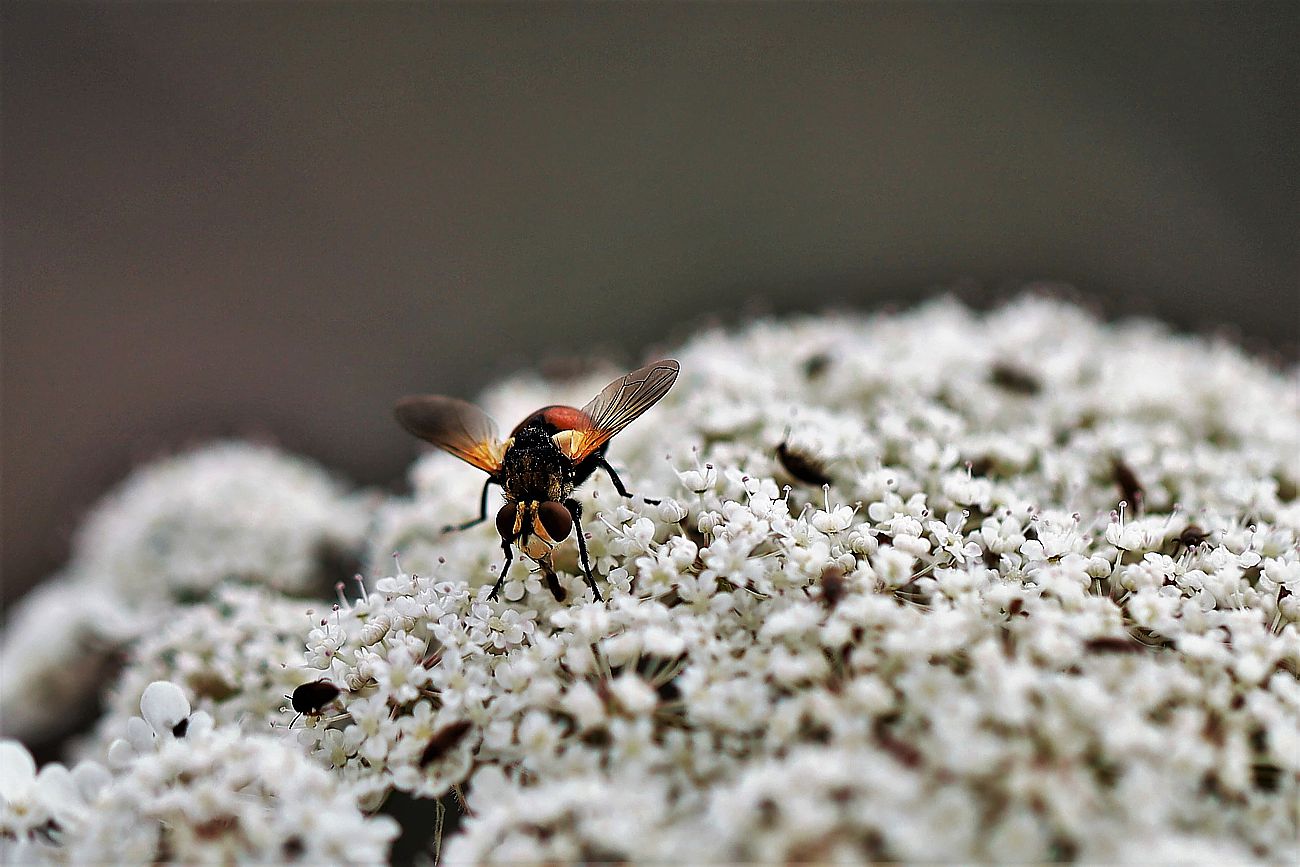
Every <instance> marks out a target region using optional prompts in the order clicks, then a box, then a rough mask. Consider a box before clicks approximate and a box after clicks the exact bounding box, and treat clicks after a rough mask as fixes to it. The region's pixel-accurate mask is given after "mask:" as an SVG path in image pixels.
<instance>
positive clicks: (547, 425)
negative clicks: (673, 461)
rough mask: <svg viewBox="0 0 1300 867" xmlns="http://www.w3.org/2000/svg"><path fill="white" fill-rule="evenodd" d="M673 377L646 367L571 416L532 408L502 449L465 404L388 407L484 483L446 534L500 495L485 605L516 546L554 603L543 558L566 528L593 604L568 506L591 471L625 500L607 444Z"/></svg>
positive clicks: (576, 511) (420, 400)
mask: <svg viewBox="0 0 1300 867" xmlns="http://www.w3.org/2000/svg"><path fill="white" fill-rule="evenodd" d="M678 370H679V367H678V364H677V362H676V361H673V360H671V359H666V360H663V361H656V362H655V363H653V364H648V365H646V366H645V367H642V368H640V369H638V370H634V371H632V372H631V373H629V374H627V375H626V376H622V377H619V378H618V379H616V380H614V381H613V382H611V383H610V384H609V385H608V386H606V387H605V388H604V389H603V390H602V391H601V393H600V394H598V395H596V397H595V398H593V399H592V400H591V401H590V402H589V403H588V404H587V405H586V406H584V407H582V408H581V409H577V408H576V407H571V406H560V405H553V406H546V407H542V408H541V409H539V410H537V411H536V412H534V413H533V414H532V415H530V416H528V418H526V419H524V420H523V421H522V422H520V423H519V425H518V426H517V427H516V428H515V429H514V430H513V431H512V432H511V434H510V437H509V438H507V439H505V440H502V439H500V437H499V436H498V434H497V427H496V423H495V422H493V421H492V419H491V418H490V417H488V415H487V413H485V412H483V410H481V409H479V408H478V407H476V406H474V405H473V404H470V403H466V402H465V401H462V400H457V399H456V398H452V397H443V396H441V395H418V396H414V397H406V398H403V399H402V400H400V401H398V403H397V407H396V415H397V420H398V421H399V422H400V423H401V425H402V427H404V428H406V430H407V431H409V432H410V433H412V434H414V435H415V436H417V437H419V438H421V439H423V440H427V441H428V442H431V443H433V444H434V445H435V446H437V447H438V448H440V449H442V450H443V451H446V452H448V453H449V454H453V455H455V456H456V457H458V458H460V459H461V460H463V461H465V462H467V463H469V464H472V465H473V466H476V467H478V468H479V469H481V470H483V471H484V472H486V473H487V474H488V479H487V481H486V482H485V483H484V484H483V495H482V498H481V502H480V504H479V516H478V517H477V518H475V519H474V520H471V521H467V522H465V523H464V524H460V525H459V526H452V527H448V528H447V529H448V530H463V529H466V528H468V527H472V526H474V525H475V524H479V523H481V522H483V521H485V520H487V497H488V489H489V488H490V487H491V486H492V485H497V486H499V487H500V488H501V491H502V495H503V496H504V498H505V505H504V506H502V507H501V510H500V511H499V512H498V513H497V518H496V524H497V532H498V533H500V535H501V548H502V550H503V551H504V553H505V558H506V559H505V565H503V566H502V567H501V574H500V576H499V577H498V578H497V581H496V584H494V585H493V587H492V593H491V594H490V596H489V598H490V599H496V598H497V594H498V593H500V591H501V585H502V583H504V581H505V576H506V571H507V570H508V569H509V568H510V563H511V559H512V558H513V549H514V547H515V546H518V547H519V549H520V550H521V551H523V552H524V553H525V554H527V555H528V556H529V557H530V558H532V559H533V560H535V561H537V563H538V564H539V565H540V566H541V568H542V571H543V573H544V576H545V579H546V585H547V587H548V588H550V590H551V593H552V594H553V595H554V596H555V598H556V599H558V600H563V598H564V590H563V588H562V587H561V586H560V583H559V581H558V580H557V578H556V576H555V570H554V567H553V566H552V564H551V552H552V550H553V549H554V548H555V546H556V545H558V544H559V543H561V542H563V541H564V540H565V539H567V538H568V536H569V534H570V533H572V532H573V531H574V530H575V528H576V530H577V533H576V537H577V542H578V554H579V556H580V558H581V561H582V569H583V577H584V578H585V579H586V582H587V586H588V587H590V588H591V592H592V594H593V595H594V596H595V598H596V599H597V600H599V599H601V595H600V590H599V588H597V586H596V581H595V579H594V578H593V577H592V574H591V563H590V560H589V558H588V556H587V543H586V540H585V538H584V536H583V534H582V506H581V505H580V504H579V503H578V501H577V500H575V499H573V496H572V494H573V491H574V489H575V488H577V487H578V486H579V485H581V484H582V483H583V482H585V481H586V480H587V479H588V478H590V477H591V474H592V473H594V472H595V471H596V470H597V469H598V468H599V469H603V470H605V472H606V473H607V474H608V475H609V478H610V481H611V482H613V483H614V489H615V490H617V491H618V492H619V494H621V495H622V496H624V497H630V496H632V495H631V494H630V493H628V490H627V488H625V487H624V486H623V481H622V480H621V479H620V478H619V477H618V473H616V472H615V471H614V468H613V467H611V466H610V465H609V463H608V462H607V461H606V460H605V452H606V450H607V449H608V448H609V441H610V440H611V439H612V438H613V436H614V435H615V434H616V433H618V432H619V431H621V430H623V428H625V427H627V426H628V425H629V424H631V423H632V422H633V421H635V420H636V419H637V418H638V417H640V416H641V414H642V413H644V412H645V411H646V410H648V409H649V408H650V407H652V406H654V405H655V404H656V403H657V402H658V401H659V399H660V398H662V397H663V396H664V395H665V394H667V393H668V389H670V388H672V385H673V383H674V382H675V381H676V380H677V373H678ZM646 502H649V503H656V502H658V501H657V500H649V499H647V500H646Z"/></svg>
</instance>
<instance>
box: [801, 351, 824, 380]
mask: <svg viewBox="0 0 1300 867" xmlns="http://www.w3.org/2000/svg"><path fill="white" fill-rule="evenodd" d="M830 366H831V357H830V356H829V355H827V354H826V353H825V352H819V353H817V354H816V355H810V356H808V359H807V360H806V361H805V362H804V363H803V375H804V376H806V377H808V378H809V379H816V378H817V377H819V376H821V375H822V374H823V373H825V372H826V368H828V367H830Z"/></svg>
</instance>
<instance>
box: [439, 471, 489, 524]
mask: <svg viewBox="0 0 1300 867" xmlns="http://www.w3.org/2000/svg"><path fill="white" fill-rule="evenodd" d="M492 482H493V479H491V478H489V479H488V480H487V481H486V482H484V483H483V496H482V497H481V498H480V499H479V504H478V517H477V518H475V519H473V520H472V521H466V522H465V523H463V524H448V525H447V526H445V527H443V528H442V532H444V533H451V532H460V531H461V530H468V529H469V528H470V527H473V526H474V525H475V524H482V523H483V522H484V521H486V520H487V498H488V488H490V487H491V486H492Z"/></svg>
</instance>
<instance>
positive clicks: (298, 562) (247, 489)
mask: <svg viewBox="0 0 1300 867" xmlns="http://www.w3.org/2000/svg"><path fill="white" fill-rule="evenodd" d="M371 509H372V507H371V505H370V504H369V503H368V502H367V501H366V499H365V498H364V497H362V496H358V495H349V494H348V493H346V491H345V490H344V489H343V487H342V486H341V485H340V483H339V482H337V481H336V480H334V479H333V478H332V477H331V476H329V475H328V474H327V473H325V472H324V471H323V470H321V469H320V468H318V467H316V466H315V465H313V464H311V463H310V462H308V461H306V460H303V459H301V458H296V457H292V456H289V455H286V454H284V453H282V452H279V451H276V450H274V449H272V448H269V447H265V446H255V445H249V444H244V443H233V442H231V443H218V444H216V445H213V446H209V447H207V448H203V449H199V450H197V451H194V452H191V453H188V454H184V455H180V456H177V457H173V458H167V459H164V460H161V461H159V462H157V463H154V464H151V465H148V466H146V467H144V468H143V469H141V470H140V471H139V472H137V473H136V474H135V475H133V476H132V477H131V478H130V479H129V480H128V481H127V482H125V483H124V484H123V485H122V486H121V487H120V488H119V489H118V490H117V491H115V492H114V493H112V494H110V495H109V496H108V497H106V498H105V499H104V501H103V502H101V503H100V504H99V505H98V506H97V507H96V508H95V510H94V511H93V512H92V513H91V515H90V516H89V518H88V519H87V520H86V522H85V524H84V525H83V526H82V528H81V530H80V531H79V533H78V536H77V539H76V543H75V545H74V549H73V558H72V561H71V563H70V564H69V566H68V568H67V569H66V570H65V572H64V574H63V575H62V576H61V577H59V578H57V579H55V580H54V581H52V582H50V583H49V584H48V585H46V586H45V587H42V588H40V589H38V590H37V591H35V592H34V593H32V594H31V595H30V596H29V597H28V598H27V599H24V600H23V602H22V603H21V604H20V605H19V606H18V608H17V609H16V610H15V611H14V612H13V613H12V614H11V616H10V617H9V624H8V628H7V629H6V630H5V634H4V637H3V641H0V670H3V671H4V674H5V676H4V678H3V679H0V731H2V732H4V733H5V734H8V735H15V736H19V737H31V736H33V735H35V734H37V733H39V732H41V731H43V730H46V729H49V728H51V727H56V726H58V725H59V724H60V721H61V720H62V719H64V718H65V717H67V716H68V715H70V714H71V713H72V712H73V711H74V709H75V708H77V707H78V706H79V705H82V704H84V703H85V702H86V698H87V693H93V691H94V689H95V685H96V683H97V682H98V681H99V680H100V679H101V678H102V676H103V672H104V669H105V664H106V662H107V660H108V658H109V656H110V652H111V651H112V650H113V649H115V648H116V647H118V646H120V645H122V644H123V643H124V642H126V641H128V640H129V639H131V638H134V637H136V636H138V635H142V634H143V635H148V634H150V630H152V629H153V626H154V623H155V622H156V621H157V620H158V619H159V618H162V617H165V616H167V615H166V612H168V611H170V610H171V609H172V608H174V606H176V605H177V604H179V603H184V602H192V601H196V600H199V599H202V598H204V597H206V596H207V595H208V594H210V593H211V591H212V588H213V587H217V586H220V585H221V583H222V582H223V581H228V580H234V581H241V582H246V583H253V584H259V585H264V586H266V587H270V588H274V589H276V590H281V591H285V592H291V593H302V594H307V593H311V592H313V591H321V592H322V593H325V592H328V590H329V587H328V580H334V579H336V578H337V577H338V576H337V575H331V574H329V568H330V564H331V563H335V562H340V561H341V560H342V561H346V560H350V559H355V558H356V556H357V554H358V553H359V552H360V549H361V546H362V541H363V539H364V537H365V533H366V530H367V528H368V526H369V522H370V514H371ZM150 664H157V663H156V662H155V663H150ZM158 674H159V676H170V675H164V673H162V672H159V673H158ZM199 693H200V694H202V693H203V691H202V690H200V691H199ZM135 698H136V699H138V698H139V696H138V695H137V696H135Z"/></svg>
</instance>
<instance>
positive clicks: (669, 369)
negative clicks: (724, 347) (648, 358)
mask: <svg viewBox="0 0 1300 867" xmlns="http://www.w3.org/2000/svg"><path fill="white" fill-rule="evenodd" d="M679 369H680V368H679V365H678V364H677V362H676V361H673V360H672V359H671V358H669V359H664V360H663V361H656V362H655V363H654V364H647V365H646V366H645V367H642V368H640V369H639V370H634V371H632V372H631V373H629V374H628V375H627V376H623V377H619V378H618V379H616V380H614V381H613V382H611V383H610V384H609V385H607V386H605V390H604V391H602V392H601V393H600V394H598V395H596V396H595V397H594V398H593V399H592V401H591V402H590V403H588V404H587V405H586V406H584V407H583V408H582V412H583V414H584V415H586V417H587V418H588V419H590V421H588V422H587V423H586V424H585V425H583V426H582V427H580V428H577V429H576V430H575V431H574V435H573V437H572V438H571V440H570V446H569V455H570V457H571V458H572V459H573V461H574V462H575V463H581V462H582V461H583V460H584V459H586V458H587V457H589V456H591V455H592V454H593V453H594V452H595V451H596V450H597V449H598V448H600V447H601V446H603V445H604V444H605V443H607V442H609V440H610V438H611V437H612V436H614V434H616V433H618V432H619V431H621V430H622V429H623V428H625V427H627V426H628V425H630V424H631V423H632V422H634V421H636V419H637V418H638V417H640V415H641V414H642V413H644V412H645V411H646V410H648V409H649V408H650V407H652V406H654V405H655V404H656V403H658V402H659V399H660V398H662V397H663V396H664V395H665V394H667V393H668V389H670V388H672V387H673V383H674V382H676V381H677V373H678V370H679Z"/></svg>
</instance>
